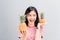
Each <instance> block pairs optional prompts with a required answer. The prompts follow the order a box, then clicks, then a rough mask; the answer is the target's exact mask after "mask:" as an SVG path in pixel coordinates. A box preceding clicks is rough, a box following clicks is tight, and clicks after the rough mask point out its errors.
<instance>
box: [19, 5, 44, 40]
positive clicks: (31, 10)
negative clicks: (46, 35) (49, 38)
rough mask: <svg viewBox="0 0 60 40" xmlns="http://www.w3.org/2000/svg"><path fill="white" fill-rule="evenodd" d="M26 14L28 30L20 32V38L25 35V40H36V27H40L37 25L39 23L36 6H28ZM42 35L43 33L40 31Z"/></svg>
mask: <svg viewBox="0 0 60 40" xmlns="http://www.w3.org/2000/svg"><path fill="white" fill-rule="evenodd" d="M25 15H26V21H25V24H26V32H20V33H19V38H20V40H21V38H22V36H25V39H24V40H35V35H36V29H39V28H38V27H37V25H38V23H39V16H38V12H37V10H36V8H35V7H32V6H30V7H28V8H27V10H26V12H25ZM39 26H40V27H41V26H43V25H39ZM24 33H25V34H24ZM40 35H41V33H40ZM41 36H42V35H41ZM22 40H23V39H22Z"/></svg>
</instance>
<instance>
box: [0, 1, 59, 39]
mask: <svg viewBox="0 0 60 40" xmlns="http://www.w3.org/2000/svg"><path fill="white" fill-rule="evenodd" d="M29 6H34V7H36V8H37V10H38V12H39V13H40V12H44V14H45V19H46V21H47V24H46V25H45V26H44V38H43V40H60V18H59V17H60V0H0V40H19V39H18V38H17V34H18V24H19V22H20V20H19V15H22V14H24V13H25V10H26V8H27V7H29Z"/></svg>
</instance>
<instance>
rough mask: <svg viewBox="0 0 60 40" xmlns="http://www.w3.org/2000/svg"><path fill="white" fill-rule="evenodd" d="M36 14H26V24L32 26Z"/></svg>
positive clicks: (33, 12) (32, 12)
mask: <svg viewBox="0 0 60 40" xmlns="http://www.w3.org/2000/svg"><path fill="white" fill-rule="evenodd" d="M36 17H37V15H36V12H35V11H31V12H30V13H28V14H27V20H28V23H30V24H32V23H34V22H35V20H36Z"/></svg>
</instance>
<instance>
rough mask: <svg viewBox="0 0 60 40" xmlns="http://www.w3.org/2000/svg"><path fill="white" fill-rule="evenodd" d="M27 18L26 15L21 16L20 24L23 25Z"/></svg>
mask: <svg viewBox="0 0 60 40" xmlns="http://www.w3.org/2000/svg"><path fill="white" fill-rule="evenodd" d="M25 16H26V15H22V16H20V22H21V23H22V22H25Z"/></svg>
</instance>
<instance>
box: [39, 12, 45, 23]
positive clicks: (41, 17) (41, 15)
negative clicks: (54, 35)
mask: <svg viewBox="0 0 60 40" xmlns="http://www.w3.org/2000/svg"><path fill="white" fill-rule="evenodd" d="M39 22H40V23H45V20H44V13H43V12H42V13H41V14H40V20H39Z"/></svg>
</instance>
